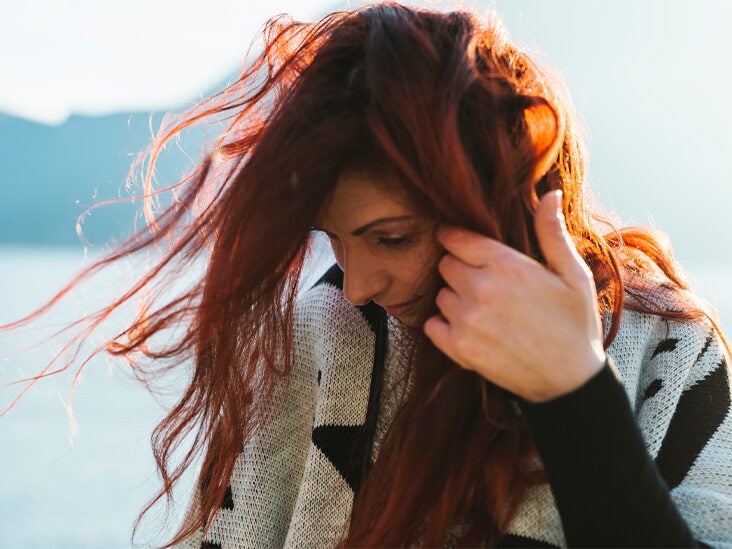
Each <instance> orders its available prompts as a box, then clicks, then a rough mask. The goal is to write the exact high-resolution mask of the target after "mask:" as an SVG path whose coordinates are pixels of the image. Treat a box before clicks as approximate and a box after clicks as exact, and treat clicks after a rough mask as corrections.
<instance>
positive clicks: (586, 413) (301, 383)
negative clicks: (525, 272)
mask: <svg viewBox="0 0 732 549" xmlns="http://www.w3.org/2000/svg"><path fill="white" fill-rule="evenodd" d="M341 288H342V273H341V272H340V271H338V270H337V269H331V270H330V271H329V272H328V273H326V275H325V276H324V277H323V279H321V281H320V282H319V283H318V284H316V285H315V286H314V287H313V288H312V289H310V290H309V291H307V292H305V293H304V294H303V295H302V296H301V299H300V300H299V303H298V308H297V315H296V329H295V361H294V365H293V370H292V373H291V377H290V384H289V392H288V396H287V398H286V402H284V404H283V406H282V407H281V408H280V409H279V411H278V413H277V415H276V417H275V418H274V420H273V421H271V422H270V423H268V424H267V425H266V426H265V427H263V428H262V429H260V430H259V431H258V432H257V433H256V435H255V436H254V438H253V439H252V440H250V441H249V443H248V444H247V446H246V447H245V449H244V451H243V452H242V454H241V455H240V456H239V459H238V460H237V463H236V465H235V468H234V471H233V473H232V476H231V480H230V486H229V488H228V490H227V492H226V497H225V499H224V501H223V502H222V505H221V509H220V510H219V511H218V512H217V514H216V516H215V517H214V520H213V522H212V523H211V525H210V528H209V530H208V531H207V533H206V534H205V536H204V534H203V531H202V530H199V531H198V532H197V533H196V534H194V535H193V536H191V537H190V538H189V539H187V540H185V541H184V542H183V543H182V544H181V547H186V548H199V547H201V548H221V549H228V548H239V547H332V546H334V545H336V544H337V542H338V540H339V538H340V537H341V536H342V535H343V533H344V532H346V531H347V528H348V522H349V516H350V512H351V508H352V503H353V498H354V494H355V492H356V491H357V490H358V486H359V484H360V481H361V479H362V478H363V475H364V474H365V470H366V468H365V467H364V464H365V462H368V461H369V459H368V458H367V457H364V456H371V458H373V457H374V456H375V455H376V452H377V451H378V445H379V441H380V439H381V437H382V436H383V434H384V432H385V431H386V429H387V428H388V425H389V421H390V420H391V418H392V416H393V413H394V411H395V406H396V402H397V401H398V396H399V395H401V393H400V391H403V390H405V389H404V387H403V386H401V385H400V383H399V380H400V379H401V377H400V376H399V372H400V368H401V367H403V360H404V357H403V356H401V355H400V352H399V351H400V349H401V348H403V341H401V340H400V338H403V337H405V335H404V334H405V332H404V330H403V329H400V323H399V322H398V321H397V320H395V319H393V318H391V317H388V318H387V317H386V315H385V314H384V312H383V310H382V309H380V308H379V307H376V306H375V305H373V304H369V305H367V306H364V307H354V306H352V305H351V304H349V303H348V302H347V301H346V300H345V299H344V297H343V294H342V290H341ZM400 342H401V345H400ZM723 349H724V348H723V345H722V344H721V342H720V340H719V338H718V336H717V335H716V333H715V332H714V331H713V329H712V328H711V327H710V326H709V325H708V324H707V323H705V322H701V321H699V322H693V323H690V322H677V321H669V320H665V319H662V318H660V317H657V316H653V315H647V314H641V313H637V312H632V311H626V312H625V313H624V314H623V317H622V322H621V327H620V331H619V333H618V335H617V337H616V338H615V341H614V342H613V344H612V345H611V347H610V348H609V349H608V351H607V354H608V356H609V357H611V360H610V361H609V363H608V365H606V367H605V369H604V370H603V371H602V372H601V373H600V374H598V375H597V376H596V377H595V378H593V379H592V380H590V381H589V382H588V383H587V384H586V385H585V386H583V387H582V388H580V389H578V390H577V391H575V392H573V393H570V394H569V395H565V396H564V397H560V398H559V399H556V400H555V401H552V402H550V403H546V404H538V405H529V404H527V403H524V405H523V406H522V410H523V411H524V413H525V414H526V415H527V419H528V421H529V426H530V428H531V430H532V433H533V435H534V438H535V440H536V442H537V447H538V448H539V451H540V454H541V457H542V461H543V462H544V466H545V468H546V470H547V473H548V476H549V480H550V484H543V485H539V486H534V487H532V488H530V489H529V490H528V492H527V494H526V496H525V498H524V500H523V501H522V504H521V505H520V507H519V511H518V514H517V515H516V517H515V518H514V519H513V521H512V523H511V524H510V527H509V530H508V532H507V535H506V536H505V538H504V539H503V540H502V542H501V543H500V546H501V547H557V546H558V547H564V546H567V545H570V546H615V547H620V546H689V545H694V544H695V543H696V544H699V545H701V546H711V547H725V548H732V413H730V394H731V393H730V370H729V366H728V364H727V362H726V360H725V352H724V350H723ZM369 410H371V412H372V413H374V411H375V412H376V413H377V414H378V418H377V420H376V421H375V422H373V423H374V424H375V427H374V428H372V431H373V432H368V431H369V429H368V424H369V422H368V421H367V414H368V412H369ZM364 440H366V441H368V447H366V452H365V453H364V452H362V451H360V450H359V449H358V448H357V447H358V445H363V443H364ZM354 455H356V456H359V455H360V458H356V459H354V458H353V456H354ZM349 456H350V457H349ZM195 500H196V498H195V495H194V498H193V503H192V505H195V504H196V501H195ZM692 536H693V537H692Z"/></svg>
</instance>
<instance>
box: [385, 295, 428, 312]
mask: <svg viewBox="0 0 732 549" xmlns="http://www.w3.org/2000/svg"><path fill="white" fill-rule="evenodd" d="M420 299H422V296H418V297H415V298H414V299H412V300H411V301H405V302H403V303H397V304H396V305H382V308H383V309H384V310H385V311H386V313H387V314H388V315H390V316H396V317H398V316H400V315H403V314H405V313H406V312H408V311H409V310H410V309H411V308H412V306H414V304H415V303H417V301H419V300H420Z"/></svg>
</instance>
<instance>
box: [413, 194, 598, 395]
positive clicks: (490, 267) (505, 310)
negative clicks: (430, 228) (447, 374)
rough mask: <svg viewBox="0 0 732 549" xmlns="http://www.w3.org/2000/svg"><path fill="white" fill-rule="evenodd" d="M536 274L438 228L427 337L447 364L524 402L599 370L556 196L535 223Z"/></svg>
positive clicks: (590, 290)
mask: <svg viewBox="0 0 732 549" xmlns="http://www.w3.org/2000/svg"><path fill="white" fill-rule="evenodd" d="M534 219H535V226H536V234H537V238H538V240H539V245H540V246H541V250H542V252H543V253H544V257H545V258H546V261H547V265H546V266H544V265H542V264H540V263H538V262H537V261H535V260H533V259H531V258H530V257H528V256H526V255H524V254H522V253H520V252H518V251H516V250H514V249H513V248H510V247H508V246H506V245H504V244H502V243H500V242H497V241H495V240H493V239H491V238H488V237H485V236H482V235H479V234H477V233H474V232H471V231H468V230H465V229H460V228H454V227H441V228H439V229H438V231H437V238H438V240H439V241H440V242H441V243H442V245H443V246H444V247H445V249H446V250H447V254H446V255H445V256H444V257H443V258H442V259H441V260H440V263H439V270H440V274H441V275H442V277H443V279H444V280H445V282H446V283H447V286H446V287H445V288H442V289H441V290H440V291H439V293H438V295H437V306H438V307H439V309H440V311H441V313H442V316H433V317H432V318H430V319H428V320H427V322H426V323H425V325H424V331H425V334H426V335H427V337H429V338H430V339H431V340H432V342H433V343H434V344H435V346H437V347H438V348H439V349H440V350H441V351H442V352H444V353H445V354H446V355H448V356H449V357H450V358H451V359H452V360H453V361H454V362H456V363H457V364H459V365H460V366H462V367H463V368H466V369H468V370H474V371H475V372H477V373H479V374H480V375H481V376H483V377H484V378H486V379H487V380H489V381H491V382H493V383H495V384H496V385H498V386H500V387H503V388H504V389H507V390H509V391H511V392H512V393H514V394H516V395H518V396H520V397H522V398H524V399H526V400H528V401H530V402H543V401H547V400H551V399H553V398H556V397H558V396H560V395H563V394H565V393H568V392H570V391H572V390H574V389H576V388H578V387H580V386H581V385H583V384H584V383H585V382H586V381H587V380H589V379H590V378H591V377H592V376H593V375H594V374H596V373H597V372H598V371H600V370H601V369H602V367H603V364H604V362H605V352H604V349H603V345H602V327H601V323H600V317H599V314H598V311H597V296H596V292H595V284H594V281H593V278H592V273H591V271H590V269H589V268H588V267H587V265H586V264H585V263H584V261H583V260H582V258H581V257H580V255H579V253H578V252H577V249H576V248H575V246H574V243H573V242H572V238H571V236H570V235H569V233H568V232H567V229H566V226H565V224H564V217H563V216H562V213H561V193H559V192H549V193H547V194H546V195H545V196H543V197H542V199H541V201H540V203H539V206H538V208H537V210H536V214H535V218H534Z"/></svg>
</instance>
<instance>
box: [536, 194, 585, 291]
mask: <svg viewBox="0 0 732 549" xmlns="http://www.w3.org/2000/svg"><path fill="white" fill-rule="evenodd" d="M534 228H535V230H536V237H537V239H538V240H539V247H541V251H542V253H543V254H544V259H546V266H547V267H548V268H549V269H550V270H551V271H554V272H555V273H557V274H558V275H559V277H560V278H562V279H563V280H564V281H565V282H566V283H567V284H569V285H570V286H576V284H575V283H576V282H578V281H579V280H582V279H585V278H586V277H587V275H588V274H589V268H588V267H587V265H586V264H585V262H584V261H583V259H582V257H581V256H580V255H579V252H577V248H576V247H575V245H574V241H573V240H572V237H571V236H570V234H569V232H567V226H566V224H565V221H564V215H563V214H562V191H550V192H548V193H546V194H545V195H544V196H542V197H541V200H540V201H539V205H538V206H537V208H536V212H534Z"/></svg>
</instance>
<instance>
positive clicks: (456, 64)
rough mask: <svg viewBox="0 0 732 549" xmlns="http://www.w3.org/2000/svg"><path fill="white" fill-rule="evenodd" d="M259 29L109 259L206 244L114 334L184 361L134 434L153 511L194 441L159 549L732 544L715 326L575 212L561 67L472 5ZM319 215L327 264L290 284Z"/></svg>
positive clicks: (675, 281)
mask: <svg viewBox="0 0 732 549" xmlns="http://www.w3.org/2000/svg"><path fill="white" fill-rule="evenodd" d="M264 42H265V44H264V49H263V51H262V53H261V54H259V55H258V56H257V57H256V58H255V59H254V60H253V62H252V63H251V64H249V65H248V66H247V68H246V69H245V72H244V74H243V76H242V77H241V78H240V79H239V80H238V81H237V82H235V83H234V84H233V85H231V86H230V87H229V88H228V89H227V90H225V91H224V92H222V93H221V94H219V95H217V96H215V97H214V98H212V99H210V100H207V101H204V102H203V103H201V104H200V105H199V106H198V107H196V108H195V109H193V110H192V111H191V112H189V113H187V114H186V115H185V116H184V117H183V119H182V120H181V121H180V122H179V123H177V124H176V125H174V126H172V127H170V128H168V129H165V130H163V131H161V132H160V134H159V137H158V138H157V139H156V142H155V143H154V148H153V153H152V155H151V160H152V164H154V161H155V159H156V157H157V154H158V152H159V151H160V150H161V149H162V147H163V145H164V144H165V143H167V142H168V141H170V140H171V139H173V138H174V137H175V136H176V135H177V134H179V133H180V132H181V131H183V130H184V129H185V128H187V127H189V126H191V125H194V124H198V123H201V122H208V121H211V122H213V121H215V122H218V123H221V122H222V120H223V121H225V122H226V123H227V126H226V129H225V131H224V132H223V134H222V137H221V138H220V140H219V141H218V142H217V143H216V144H215V145H214V147H213V149H212V151H211V152H210V153H208V154H207V155H206V157H205V159H204V161H203V162H202V163H201V165H200V166H199V167H198V168H197V169H196V170H195V172H194V173H193V174H192V175H191V176H190V177H189V178H188V179H186V180H185V181H184V182H182V183H181V185H180V187H179V193H180V194H179V195H178V196H177V197H176V200H175V201H174V202H173V205H172V206H170V207H169V208H168V209H167V210H165V211H163V213H161V214H160V215H158V216H154V215H153V213H152V209H151V208H148V209H147V213H148V214H149V219H150V220H151V221H152V222H151V224H150V229H149V230H148V232H143V233H141V234H138V235H136V237H134V238H133V239H132V240H130V241H129V242H128V243H126V244H125V245H124V246H123V247H122V248H121V249H120V250H119V251H118V252H117V253H115V254H113V255H112V256H110V257H109V258H108V259H106V260H105V262H104V263H108V262H111V261H115V260H116V259H118V258H120V257H123V256H125V255H128V254H131V253H134V252H136V251H139V250H141V249H143V248H146V247H148V246H151V245H153V244H155V243H156V242H163V243H166V242H167V243H172V244H171V247H170V248H169V250H168V252H167V255H166V256H165V258H164V259H163V260H162V261H161V263H160V264H159V265H158V266H157V267H156V268H155V269H153V270H151V271H150V272H149V273H148V274H147V275H146V276H144V277H143V278H142V279H141V280H140V281H139V282H138V283H137V284H135V285H134V287H133V288H132V289H131V290H130V291H129V292H128V293H127V294H125V296H124V297H123V300H126V299H129V298H131V297H132V296H134V295H135V294H137V293H139V292H141V291H143V290H145V289H146V288H149V287H155V285H156V284H161V285H162V286H165V284H166V283H167V282H169V281H170V279H171V278H172V277H173V276H174V274H173V273H175V272H179V271H180V270H182V269H185V268H187V267H188V266H190V265H192V264H193V262H194V261H195V260H196V258H198V257H200V256H201V255H204V256H206V258H207V261H208V263H207V269H206V272H205V275H204V276H203V277H202V278H201V280H200V281H199V282H198V283H197V284H196V285H195V286H194V287H193V288H192V289H190V291H188V292H187V293H185V294H183V295H182V296H180V297H178V298H176V299H174V300H171V301H165V300H162V298H160V299H161V300H162V301H161V302H158V306H157V307H150V306H148V307H146V308H144V309H143V312H142V313H141V315H140V318H139V319H138V321H137V322H136V323H135V324H134V325H133V326H130V327H129V329H127V330H125V331H124V332H123V333H121V334H119V337H117V338H116V340H115V341H114V342H113V343H112V344H111V345H110V347H109V350H110V352H113V353H116V354H120V355H125V356H127V357H128V358H129V359H130V360H132V361H134V358H135V355H136V354H137V353H139V352H142V353H144V354H146V355H147V356H148V357H152V358H155V359H159V360H163V359H169V360H173V362H174V363H175V364H177V363H181V362H183V361H184V360H185V359H186V358H187V357H190V356H192V357H193V358H194V361H193V364H194V366H193V370H192V372H191V381H190V384H189V386H188V388H187V390H186V391H185V394H184V395H183V397H182V398H181V400H180V402H179V403H178V404H177V405H176V406H175V407H174V408H173V409H172V410H171V412H170V414H169V415H168V416H167V418H166V419H165V420H164V421H163V422H162V423H161V424H160V425H159V426H158V428H157V429H156V431H155V433H154V436H153V444H154V449H155V455H156V458H157V460H158V465H159V467H160V470H161V473H162V475H163V482H164V486H163V489H162V490H161V492H160V494H159V495H158V497H157V498H156V500H155V501H157V500H159V499H160V498H162V497H170V496H171V494H172V489H173V486H174V484H175V483H176V481H177V480H178V479H179V478H180V476H181V475H182V473H183V471H184V470H185V469H186V468H187V467H189V466H190V465H191V464H192V463H193V462H194V461H195V459H196V458H197V457H198V456H199V455H201V456H202V458H203V459H202V465H201V473H200V481H199V483H198V489H197V490H196V493H195V496H194V498H193V503H192V505H191V506H190V507H189V510H188V512H187V513H186V519H185V520H184V522H183V524H182V526H181V528H180V530H179V531H178V532H177V534H176V535H175V537H174V539H172V540H171V542H170V544H171V545H177V544H181V545H183V546H186V547H239V546H282V545H287V546H332V545H339V544H340V545H344V546H352V545H354V546H403V545H414V544H417V545H423V546H441V545H465V546H477V545H489V546H496V545H498V546H541V547H546V546H561V545H581V546H589V545H607V546H628V545H633V546H692V545H709V546H720V547H721V546H732V521H730V517H732V486H731V484H732V483H730V482H729V478H730V476H729V475H730V465H729V462H730V460H729V457H730V450H732V423H731V421H732V419H731V415H730V413H729V409H730V388H729V387H730V384H729V377H730V376H729V369H728V366H727V362H726V356H727V347H726V343H725V341H724V338H723V336H722V335H721V334H720V332H719V331H718V329H717V326H716V323H715V322H714V319H713V316H712V315H711V313H710V312H709V310H708V309H707V308H706V307H705V306H704V304H703V303H701V302H700V301H699V300H698V299H696V298H695V296H694V295H693V294H692V293H691V292H690V291H689V288H688V286H687V285H686V283H685V282H684V280H683V278H682V276H681V274H680V271H679V268H678V266H677V265H676V263H675V262H674V260H673V258H672V257H671V255H670V252H669V251H668V250H667V249H666V248H664V246H663V245H662V240H661V239H660V237H659V235H657V234H655V233H654V232H652V231H650V230H648V229H642V228H625V229H621V230H613V229H612V227H610V226H609V225H603V224H602V223H603V222H602V218H601V217H599V212H597V211H594V210H592V209H590V207H589V206H588V203H589V200H588V198H587V196H586V190H585V188H584V183H585V173H584V165H583V159H584V157H583V149H582V146H581V142H580V139H579V137H578V132H577V128H576V125H575V122H574V120H573V117H572V112H571V109H570V104H569V101H568V99H567V98H566V97H564V95H563V93H562V87H561V85H560V83H559V82H557V81H556V80H554V79H553V78H552V77H550V76H549V75H548V74H547V73H546V72H544V71H543V70H542V69H541V68H540V67H539V66H537V65H536V64H535V63H534V62H533V61H532V60H531V59H530V58H529V57H528V56H527V55H526V54H524V53H523V52H521V51H520V50H518V49H517V48H516V47H515V46H514V45H513V44H512V43H511V42H510V41H508V39H507V37H506V35H505V33H504V31H503V30H502V28H501V26H500V24H499V22H498V21H497V20H496V19H495V18H490V19H488V20H483V19H480V18H478V17H477V16H475V15H473V14H470V13H467V12H453V13H447V14H442V13H436V12H431V11H425V10H419V9H415V8H407V7H404V6H400V5H398V4H391V3H387V4H379V5H374V6H370V7H366V8H362V9H358V10H354V11H351V12H339V13H334V14H331V15H329V16H327V17H325V18H324V19H323V20H321V21H320V22H318V23H315V24H302V23H295V22H291V21H289V20H288V19H285V18H278V19H275V20H272V21H271V22H270V23H269V24H268V25H267V27H266V30H265V33H264ZM148 174H152V168H150V169H149V171H148ZM150 179H151V177H148V182H149V181H150ZM147 195H148V199H149V201H151V200H152V196H153V193H152V192H148V193H147ZM313 230H316V231H322V232H324V233H325V234H326V235H327V236H328V237H329V238H330V242H331V245H332V247H333V252H334V254H335V257H336V260H337V263H338V265H337V266H334V267H333V268H332V269H330V270H329V271H328V272H327V273H326V275H325V276H324V277H323V278H322V279H321V280H320V282H319V283H317V284H315V285H314V286H313V287H312V288H301V287H300V286H301V285H300V283H299V279H300V275H301V273H302V271H303V267H304V264H305V261H306V258H307V253H308V249H309V244H310V234H311V231H313ZM601 230H602V231H605V232H607V234H604V235H603V234H602V233H601ZM171 269H177V270H173V271H171ZM299 292H300V297H299V299H297V300H296V298H297V296H298V293H299ZM119 304H120V302H118V303H115V304H113V305H112V306H111V307H110V308H109V309H106V310H104V311H100V313H99V315H98V316H97V317H95V318H94V319H92V322H98V323H100V322H102V321H103V319H104V318H105V316H104V315H105V314H107V313H108V312H109V311H111V310H112V309H113V308H114V307H116V306H118V305H119ZM183 320H186V321H188V324H187V326H188V328H187V330H186V333H185V334H184V335H183V336H182V337H181V338H180V339H179V340H178V341H176V342H175V343H174V344H172V345H169V346H167V347H164V348H160V347H157V348H156V347H155V346H154V345H152V339H153V338H154V336H155V335H156V334H160V333H161V332H162V331H163V330H165V329H166V328H168V327H171V326H173V325H174V324H176V323H179V322H181V321H183ZM191 433H193V443H192V445H191V447H190V448H189V449H187V451H186V452H184V454H183V456H184V457H183V459H182V460H181V461H180V462H179V463H177V462H174V461H173V457H172V456H173V450H175V449H176V448H177V447H178V446H179V445H180V444H181V443H183V440H184V438H185V437H186V436H187V435H189V434H191ZM155 501H153V503H155ZM151 505H152V503H151ZM149 508H150V507H147V508H146V511H147V510H148V509H149Z"/></svg>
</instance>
